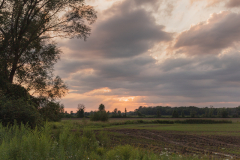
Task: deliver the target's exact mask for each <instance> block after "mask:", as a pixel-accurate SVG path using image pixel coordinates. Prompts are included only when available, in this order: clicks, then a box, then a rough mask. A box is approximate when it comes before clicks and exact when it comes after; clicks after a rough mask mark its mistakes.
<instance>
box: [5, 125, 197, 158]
mask: <svg viewBox="0 0 240 160" xmlns="http://www.w3.org/2000/svg"><path fill="white" fill-rule="evenodd" d="M72 127H73V126H71V125H63V126H62V128H61V129H59V130H57V131H58V132H53V130H52V126H50V125H49V124H47V123H46V124H45V125H44V126H43V127H41V128H35V129H34V130H32V129H31V128H30V127H28V126H26V125H23V124H22V125H21V126H18V125H13V126H9V127H3V126H2V125H1V124H0V159H1V160H29V159H30V160H32V159H37V160H65V159H73V160H80V159H81V160H94V159H95V160H102V159H104V160H157V159H159V160H162V159H172V160H173V159H198V158H197V157H186V156H185V157H184V156H181V155H177V154H173V155H168V153H167V154H166V153H164V154H154V153H152V152H149V151H147V150H143V149H139V148H134V147H133V146H130V145H125V146H117V147H115V148H110V147H109V146H110V145H109V143H110V139H109V137H107V135H106V134H104V132H103V131H102V132H98V135H97V137H96V136H95V133H94V132H93V131H92V130H89V129H84V130H77V129H75V130H73V128H72ZM54 131H56V130H54Z"/></svg>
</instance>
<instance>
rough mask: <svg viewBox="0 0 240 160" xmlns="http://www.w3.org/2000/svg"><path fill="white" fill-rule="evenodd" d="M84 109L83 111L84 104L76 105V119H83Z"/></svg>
mask: <svg viewBox="0 0 240 160" xmlns="http://www.w3.org/2000/svg"><path fill="white" fill-rule="evenodd" d="M84 109H85V106H84V104H78V110H77V117H78V118H83V117H84Z"/></svg>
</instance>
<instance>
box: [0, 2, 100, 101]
mask: <svg viewBox="0 0 240 160" xmlns="http://www.w3.org/2000/svg"><path fill="white" fill-rule="evenodd" d="M95 20H96V12H95V10H94V9H93V7H91V6H88V5H86V4H85V2H84V0H2V1H0V64H1V65H0V78H2V79H3V80H4V82H6V83H11V84H18V85H21V86H24V87H25V88H26V89H27V90H28V91H30V90H31V93H32V94H35V95H38V96H43V97H48V98H52V99H54V98H58V97H59V98H60V97H61V96H62V95H64V94H65V92H66V86H65V84H64V83H63V81H62V80H61V78H60V77H58V76H57V77H55V78H54V75H53V66H54V64H55V63H56V62H57V60H58V59H59V58H60V54H61V51H60V50H59V49H58V48H57V47H56V45H55V43H54V42H53V40H52V39H53V38H54V37H65V38H73V37H77V38H83V39H84V40H85V39H86V38H87V37H88V36H89V35H90V31H91V29H90V26H89V25H90V24H92V23H93V22H94V21H95Z"/></svg>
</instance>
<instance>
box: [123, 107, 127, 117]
mask: <svg viewBox="0 0 240 160" xmlns="http://www.w3.org/2000/svg"><path fill="white" fill-rule="evenodd" d="M124 117H127V109H126V108H125V114H124Z"/></svg>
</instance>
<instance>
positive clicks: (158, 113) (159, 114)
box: [157, 110, 161, 118]
mask: <svg viewBox="0 0 240 160" xmlns="http://www.w3.org/2000/svg"><path fill="white" fill-rule="evenodd" d="M157 117H158V118H161V112H160V111H159V110H158V111H157Z"/></svg>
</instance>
